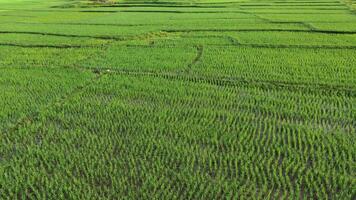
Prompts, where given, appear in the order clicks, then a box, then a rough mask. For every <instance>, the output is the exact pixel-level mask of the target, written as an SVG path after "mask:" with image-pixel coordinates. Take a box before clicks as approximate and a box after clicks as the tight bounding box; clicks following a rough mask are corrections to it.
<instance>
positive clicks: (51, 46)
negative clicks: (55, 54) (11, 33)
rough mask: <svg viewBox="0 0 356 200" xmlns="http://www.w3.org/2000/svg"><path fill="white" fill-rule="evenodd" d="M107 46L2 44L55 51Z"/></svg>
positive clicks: (3, 44) (2, 44)
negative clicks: (52, 49)
mask: <svg viewBox="0 0 356 200" xmlns="http://www.w3.org/2000/svg"><path fill="white" fill-rule="evenodd" d="M104 45H105V44H99V45H50V44H43V45H42V44H15V43H0V46H9V47H21V48H54V49H78V48H97V47H102V46H104Z"/></svg>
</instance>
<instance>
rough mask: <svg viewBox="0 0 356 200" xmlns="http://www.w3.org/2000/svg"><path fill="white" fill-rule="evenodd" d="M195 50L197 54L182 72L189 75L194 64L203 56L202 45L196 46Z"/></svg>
mask: <svg viewBox="0 0 356 200" xmlns="http://www.w3.org/2000/svg"><path fill="white" fill-rule="evenodd" d="M196 50H197V54H196V56H195V58H194V59H193V61H192V62H191V63H190V64H189V65H188V66H187V68H186V69H185V70H184V71H185V72H188V73H189V72H190V71H191V70H192V67H193V66H194V65H195V64H197V63H198V62H199V60H200V59H201V57H202V56H203V51H204V47H203V45H198V46H196Z"/></svg>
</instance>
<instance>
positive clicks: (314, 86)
mask: <svg viewBox="0 0 356 200" xmlns="http://www.w3.org/2000/svg"><path fill="white" fill-rule="evenodd" d="M81 68H84V69H92V70H93V72H94V73H104V74H119V75H129V76H148V77H159V78H164V79H167V80H181V81H189V82H194V83H205V84H210V85H216V86H223V87H239V86H254V87H260V88H266V89H271V88H274V89H287V90H303V91H305V92H308V91H318V92H322V93H326V94H329V93H340V94H344V95H347V96H350V97H356V87H349V86H345V85H328V84H324V83H306V82H298V83H297V82H288V81H277V80H253V79H245V78H242V77H227V76H226V77H224V76H217V77H216V76H207V75H201V74H192V73H191V74H184V73H181V72H180V71H178V72H177V71H175V72H162V71H161V72H157V71H134V70H125V69H113V68H85V67H81Z"/></svg>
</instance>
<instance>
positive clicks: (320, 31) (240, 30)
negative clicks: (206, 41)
mask: <svg viewBox="0 0 356 200" xmlns="http://www.w3.org/2000/svg"><path fill="white" fill-rule="evenodd" d="M162 31H164V32H167V33H189V32H295V33H323V34H342V35H355V34H356V31H337V30H315V29H314V30H305V29H165V30H162Z"/></svg>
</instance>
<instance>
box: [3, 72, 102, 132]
mask: <svg viewBox="0 0 356 200" xmlns="http://www.w3.org/2000/svg"><path fill="white" fill-rule="evenodd" d="M103 75H105V74H104V73H99V74H96V75H95V77H94V78H91V79H90V80H89V81H87V82H86V83H84V84H83V85H80V86H77V87H76V88H74V89H73V90H71V91H69V92H67V93H65V94H64V95H63V96H61V97H59V98H57V99H55V100H54V101H52V102H49V103H48V104H46V105H43V106H40V107H39V108H38V109H37V110H35V111H33V112H31V113H29V114H28V115H27V116H25V117H23V118H20V119H18V121H17V123H15V125H13V126H11V127H8V128H5V129H4V130H3V131H1V132H3V133H5V134H11V133H13V132H15V131H17V130H18V129H19V128H20V127H21V126H24V125H26V124H32V123H33V122H35V121H36V120H38V117H39V115H40V113H42V112H43V111H44V110H48V109H50V108H51V107H53V106H60V105H62V104H63V103H64V102H66V101H67V100H69V99H70V98H72V97H73V96H74V95H77V94H79V93H80V92H82V91H83V90H84V89H86V88H87V87H89V86H90V85H92V84H94V83H95V82H97V81H99V80H100V78H101V77H102V76H103Z"/></svg>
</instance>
